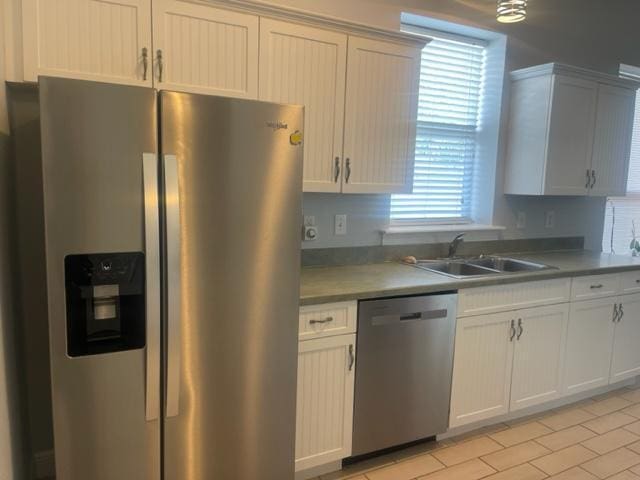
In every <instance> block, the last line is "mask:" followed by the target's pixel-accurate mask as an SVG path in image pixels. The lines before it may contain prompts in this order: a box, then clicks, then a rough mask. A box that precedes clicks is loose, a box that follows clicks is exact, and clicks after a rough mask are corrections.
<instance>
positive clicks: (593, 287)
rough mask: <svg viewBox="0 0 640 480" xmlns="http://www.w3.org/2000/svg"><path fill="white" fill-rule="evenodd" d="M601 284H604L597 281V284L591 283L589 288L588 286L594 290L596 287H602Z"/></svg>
mask: <svg viewBox="0 0 640 480" xmlns="http://www.w3.org/2000/svg"><path fill="white" fill-rule="evenodd" d="M603 286H604V285H602V284H601V283H598V284H596V285H591V286H590V287H589V288H590V289H591V290H596V289H598V288H602V287H603Z"/></svg>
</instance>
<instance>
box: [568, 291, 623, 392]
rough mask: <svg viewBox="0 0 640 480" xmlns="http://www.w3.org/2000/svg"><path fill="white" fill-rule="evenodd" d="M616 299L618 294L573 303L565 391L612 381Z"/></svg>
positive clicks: (588, 387)
mask: <svg viewBox="0 0 640 480" xmlns="http://www.w3.org/2000/svg"><path fill="white" fill-rule="evenodd" d="M616 302H617V298H615V297H614V298H602V299H598V300H589V301H584V302H576V303H572V304H571V311H570V313H569V328H568V330H567V348H566V354H565V371H564V382H563V383H564V388H563V391H564V393H566V394H573V393H578V392H583V391H585V390H591V389H592V388H597V387H601V386H603V385H607V384H608V383H609V370H610V366H611V349H612V345H613V333H614V330H615V324H614V323H613V307H614V305H615V303H616Z"/></svg>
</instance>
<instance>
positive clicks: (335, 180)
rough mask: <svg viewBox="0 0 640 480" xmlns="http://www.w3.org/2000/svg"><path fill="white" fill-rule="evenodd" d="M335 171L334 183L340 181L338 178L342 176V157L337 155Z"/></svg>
mask: <svg viewBox="0 0 640 480" xmlns="http://www.w3.org/2000/svg"><path fill="white" fill-rule="evenodd" d="M333 171H334V175H333V183H338V179H339V178H340V157H336V159H335V167H334V169H333Z"/></svg>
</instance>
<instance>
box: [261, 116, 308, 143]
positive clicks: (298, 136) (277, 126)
mask: <svg viewBox="0 0 640 480" xmlns="http://www.w3.org/2000/svg"><path fill="white" fill-rule="evenodd" d="M267 127H269V128H271V129H273V131H274V132H277V131H278V130H288V129H289V125H287V124H286V123H284V122H281V121H277V122H267ZM289 142H290V143H291V145H301V144H302V132H301V131H300V130H296V131H295V132H293V133H292V134H291V135H289Z"/></svg>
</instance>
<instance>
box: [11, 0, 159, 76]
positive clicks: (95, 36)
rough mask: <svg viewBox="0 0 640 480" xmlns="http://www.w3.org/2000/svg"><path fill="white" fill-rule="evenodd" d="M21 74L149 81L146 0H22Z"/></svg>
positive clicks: (149, 3) (150, 74) (149, 25)
mask: <svg viewBox="0 0 640 480" xmlns="http://www.w3.org/2000/svg"><path fill="white" fill-rule="evenodd" d="M22 19H23V22H22V41H23V68H24V79H25V80H26V81H32V82H35V81H37V80H38V76H39V75H50V76H57V77H68V78H77V79H83V80H98V81H103V82H109V83H120V84H130V85H143V86H151V85H152V78H151V77H152V73H151V68H152V58H151V57H152V55H153V54H152V51H151V50H152V45H151V0H117V1H110V0H94V1H91V2H89V1H87V0H55V1H51V0H22Z"/></svg>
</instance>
